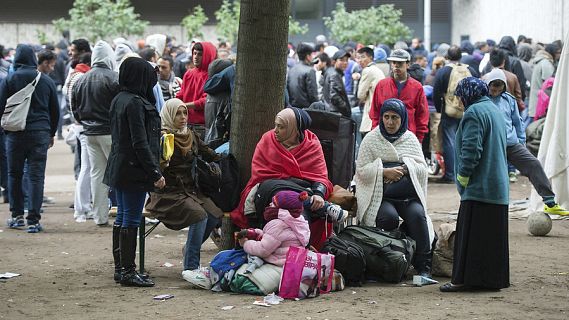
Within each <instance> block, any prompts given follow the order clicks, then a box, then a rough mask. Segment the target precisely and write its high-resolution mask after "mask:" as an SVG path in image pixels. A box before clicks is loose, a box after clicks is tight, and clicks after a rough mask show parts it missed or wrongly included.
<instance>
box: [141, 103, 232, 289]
mask: <svg viewBox="0 0 569 320" xmlns="http://www.w3.org/2000/svg"><path fill="white" fill-rule="evenodd" d="M160 117H161V118H162V133H163V134H173V135H174V153H173V154H172V157H171V158H170V159H169V160H168V162H167V163H166V167H165V168H164V170H163V176H164V178H165V179H166V187H165V188H164V189H162V190H160V191H157V192H152V193H151V194H150V199H149V201H148V203H147V204H146V210H147V211H148V212H149V213H151V214H152V215H153V216H154V217H155V218H157V219H158V220H160V221H161V222H162V223H164V225H165V226H166V227H168V228H170V229H174V230H180V229H183V228H185V227H188V226H189V227H190V228H189V231H188V239H187V241H186V246H185V248H186V250H185V252H184V271H183V272H182V276H184V278H186V275H187V274H188V271H189V270H196V269H198V270H199V266H200V249H201V245H202V243H203V242H204V241H205V239H207V238H208V237H209V234H210V233H211V231H212V229H213V228H214V227H215V226H216V225H217V223H218V222H219V219H220V218H221V216H222V215H223V212H222V211H221V209H219V208H218V207H217V206H216V205H215V204H214V203H213V201H211V199H210V198H208V197H207V196H205V195H203V194H202V193H201V192H200V191H199V190H198V189H197V188H196V187H195V182H194V178H193V176H192V165H193V163H194V157H195V156H197V155H200V156H202V157H203V159H204V160H205V161H215V160H219V158H220V157H219V155H217V154H216V153H215V152H214V151H213V150H211V149H210V148H209V147H208V146H207V145H206V144H205V143H204V142H203V141H202V140H201V139H200V138H199V137H198V136H197V135H196V134H195V133H194V132H193V131H192V130H191V129H189V128H188V127H187V121H188V109H187V108H186V106H185V105H184V102H182V100H180V99H170V100H168V101H167V102H166V104H165V105H164V107H163V108H162V111H161V112H160Z"/></svg>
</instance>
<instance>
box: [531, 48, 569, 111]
mask: <svg viewBox="0 0 569 320" xmlns="http://www.w3.org/2000/svg"><path fill="white" fill-rule="evenodd" d="M560 57H561V48H559V47H558V46H557V45H555V44H548V45H546V46H545V49H544V50H539V51H538V52H537V53H536V54H535V58H534V60H533V63H534V66H533V73H532V75H531V86H530V93H529V110H528V117H529V118H531V119H532V120H533V118H534V117H535V111H536V106H537V92H538V91H539V89H541V86H542V85H543V82H544V81H545V80H546V79H548V78H549V77H551V75H552V74H553V72H555V63H557V61H559V58H560ZM532 120H530V121H532Z"/></svg>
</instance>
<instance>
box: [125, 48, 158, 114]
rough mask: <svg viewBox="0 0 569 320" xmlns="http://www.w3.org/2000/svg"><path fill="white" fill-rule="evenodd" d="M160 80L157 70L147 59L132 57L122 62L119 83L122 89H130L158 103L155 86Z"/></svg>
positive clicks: (129, 90)
mask: <svg viewBox="0 0 569 320" xmlns="http://www.w3.org/2000/svg"><path fill="white" fill-rule="evenodd" d="M156 82H158V76H157V75H156V71H155V70H154V68H152V66H151V65H150V63H148V62H147V61H145V60H143V59H141V58H137V57H131V58H127V59H126V60H124V61H123V63H122V64H121V67H120V70H119V85H120V86H121V90H122V91H128V92H130V93H134V94H136V95H139V96H141V97H142V98H144V99H146V100H147V101H148V102H150V103H151V104H152V105H155V104H156V98H155V97H154V92H153V88H154V86H155V85H156Z"/></svg>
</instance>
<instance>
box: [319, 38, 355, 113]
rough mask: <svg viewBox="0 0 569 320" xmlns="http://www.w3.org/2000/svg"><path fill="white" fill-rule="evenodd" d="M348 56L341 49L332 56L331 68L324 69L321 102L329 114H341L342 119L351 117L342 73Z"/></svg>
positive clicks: (346, 65)
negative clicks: (322, 101)
mask: <svg viewBox="0 0 569 320" xmlns="http://www.w3.org/2000/svg"><path fill="white" fill-rule="evenodd" d="M349 58H350V54H349V53H347V52H346V51H345V50H343V49H341V50H338V51H336V53H334V55H333V56H332V64H333V66H332V67H330V68H328V69H326V73H325V74H324V85H323V86H322V100H324V103H325V104H326V106H327V107H328V109H329V110H330V111H331V112H337V113H341V114H342V115H343V116H344V117H348V118H349V117H351V116H352V107H351V106H350V100H349V99H348V95H347V93H346V87H345V86H344V81H343V80H342V79H343V77H344V71H345V70H346V68H347V67H348V59H349Z"/></svg>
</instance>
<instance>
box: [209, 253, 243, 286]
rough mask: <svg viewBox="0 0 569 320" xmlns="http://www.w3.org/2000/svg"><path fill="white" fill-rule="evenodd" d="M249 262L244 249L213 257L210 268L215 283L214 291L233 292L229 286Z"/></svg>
mask: <svg viewBox="0 0 569 320" xmlns="http://www.w3.org/2000/svg"><path fill="white" fill-rule="evenodd" d="M246 262H247V253H245V251H243V249H239V250H236V249H231V250H223V251H220V252H219V253H218V254H216V255H215V257H213V260H212V261H211V262H210V264H209V267H210V271H211V278H212V282H213V286H212V290H213V291H231V289H230V288H229V284H230V283H231V280H232V279H233V276H234V275H235V272H236V271H237V269H239V267H241V266H242V265H243V264H245V263H246Z"/></svg>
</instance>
